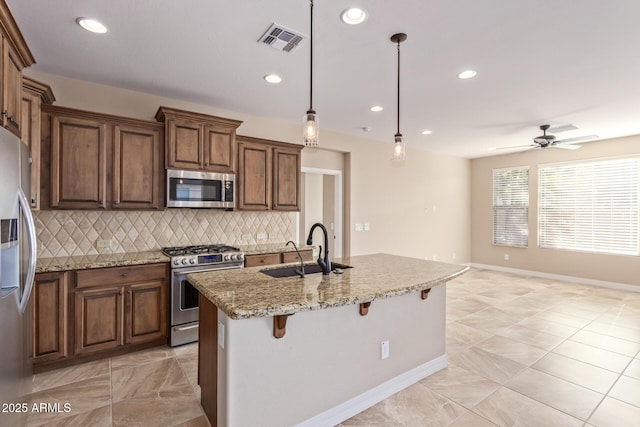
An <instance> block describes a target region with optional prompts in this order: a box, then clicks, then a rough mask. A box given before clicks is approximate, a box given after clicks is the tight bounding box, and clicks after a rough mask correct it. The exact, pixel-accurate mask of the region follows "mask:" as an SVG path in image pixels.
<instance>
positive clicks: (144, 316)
mask: <svg viewBox="0 0 640 427" xmlns="http://www.w3.org/2000/svg"><path fill="white" fill-rule="evenodd" d="M167 274H168V273H167V266H166V265H165V264H151V265H145V266H138V267H114V268H104V269H99V270H86V271H79V272H77V273H76V277H77V279H76V280H77V282H76V288H77V289H76V291H75V354H76V355H83V354H89V353H96V352H102V351H105V350H110V349H114V348H117V347H121V346H124V345H129V344H143V343H153V342H155V343H158V344H160V343H163V342H166V339H167V333H168V331H167V315H168V306H167V292H168V284H167ZM141 278H144V279H143V280H141Z"/></svg>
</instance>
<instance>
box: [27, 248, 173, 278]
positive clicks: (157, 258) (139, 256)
mask: <svg viewBox="0 0 640 427" xmlns="http://www.w3.org/2000/svg"><path fill="white" fill-rule="evenodd" d="M157 262H169V257H168V256H166V255H165V254H163V253H162V251H160V250H157V251H144V252H124V253H114V254H101V255H80V256H68V257H55V258H38V261H37V263H36V273H49V272H54V271H67V270H87V269H90V268H102V267H119V266H124V265H139V264H153V263H157Z"/></svg>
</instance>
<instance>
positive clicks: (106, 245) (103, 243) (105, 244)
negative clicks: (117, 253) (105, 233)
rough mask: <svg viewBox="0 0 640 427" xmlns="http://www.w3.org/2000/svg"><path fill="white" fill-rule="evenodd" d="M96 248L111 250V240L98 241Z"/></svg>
mask: <svg viewBox="0 0 640 427" xmlns="http://www.w3.org/2000/svg"><path fill="white" fill-rule="evenodd" d="M96 247H97V248H98V249H103V248H110V247H111V239H109V240H100V239H98V240H96Z"/></svg>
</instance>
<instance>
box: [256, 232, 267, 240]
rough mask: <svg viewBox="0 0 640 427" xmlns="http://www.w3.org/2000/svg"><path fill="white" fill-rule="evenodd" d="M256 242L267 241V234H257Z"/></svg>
mask: <svg viewBox="0 0 640 427" xmlns="http://www.w3.org/2000/svg"><path fill="white" fill-rule="evenodd" d="M256 240H267V233H258V234H257V235H256Z"/></svg>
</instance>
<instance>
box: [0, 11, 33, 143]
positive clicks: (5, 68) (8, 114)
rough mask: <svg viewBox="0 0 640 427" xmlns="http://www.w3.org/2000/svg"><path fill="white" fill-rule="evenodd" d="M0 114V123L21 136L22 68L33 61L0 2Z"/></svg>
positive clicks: (17, 30) (11, 18) (12, 21)
mask: <svg viewBox="0 0 640 427" xmlns="http://www.w3.org/2000/svg"><path fill="white" fill-rule="evenodd" d="M0 39H1V40H0V114H2V119H1V123H2V126H3V127H5V128H7V129H9V130H10V131H11V132H13V133H14V134H16V135H17V136H18V137H20V138H21V137H22V125H21V121H22V112H21V108H22V69H23V68H25V67H28V66H30V65H32V64H33V63H35V59H34V58H33V55H32V54H31V52H30V51H29V48H28V47H27V44H26V43H25V41H24V38H23V37H22V34H21V33H20V29H19V28H18V26H17V25H16V22H15V21H14V19H13V16H11V12H10V11H9V8H8V7H7V4H6V3H5V2H4V1H2V2H0Z"/></svg>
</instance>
